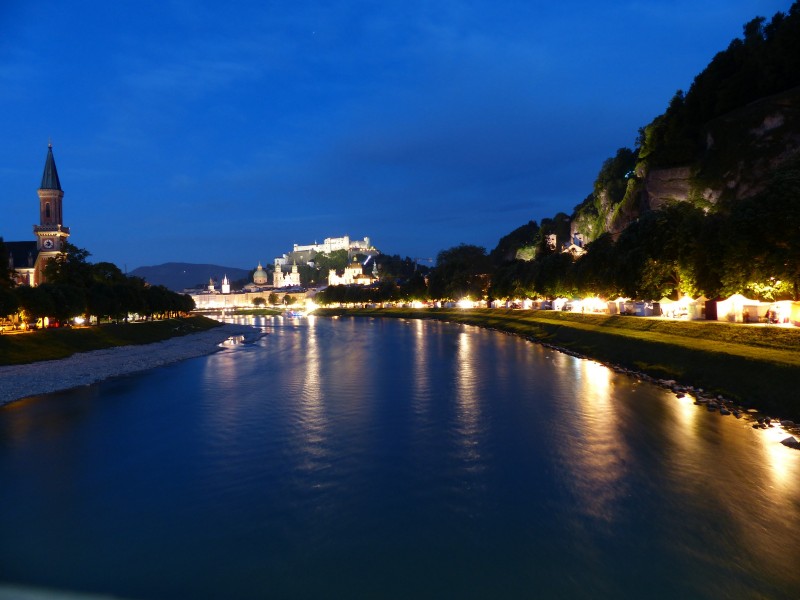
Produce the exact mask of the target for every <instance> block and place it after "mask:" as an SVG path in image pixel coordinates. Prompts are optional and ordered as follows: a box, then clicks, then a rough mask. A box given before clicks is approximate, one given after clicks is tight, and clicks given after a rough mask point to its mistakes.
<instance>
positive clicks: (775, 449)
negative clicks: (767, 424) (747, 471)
mask: <svg viewBox="0 0 800 600" xmlns="http://www.w3.org/2000/svg"><path fill="white" fill-rule="evenodd" d="M755 433H756V434H757V435H756V438H757V439H758V441H759V442H760V444H759V445H760V446H761V448H760V449H761V452H762V458H763V463H764V466H765V467H766V469H764V470H765V471H766V472H767V473H768V474H769V476H770V480H771V483H772V485H773V486H774V487H777V488H779V489H780V490H789V489H792V490H793V491H795V492H797V491H798V487H800V486H798V481H800V452H799V451H798V450H795V449H793V448H788V447H787V446H784V445H783V444H781V442H782V441H783V440H785V439H786V438H788V437H789V436H790V435H791V434H790V433H788V432H787V431H785V430H784V429H783V428H782V427H780V426H778V427H771V428H769V429H764V430H758V431H756V432H755Z"/></svg>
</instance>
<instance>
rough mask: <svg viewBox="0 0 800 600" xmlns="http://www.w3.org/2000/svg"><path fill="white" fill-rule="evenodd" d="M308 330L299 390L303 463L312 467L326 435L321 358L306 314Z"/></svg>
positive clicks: (313, 323) (312, 319)
mask: <svg viewBox="0 0 800 600" xmlns="http://www.w3.org/2000/svg"><path fill="white" fill-rule="evenodd" d="M306 321H307V325H308V326H307V330H306V334H305V336H304V342H305V348H304V349H303V350H304V356H303V360H304V364H305V377H304V378H303V381H302V385H301V388H300V394H299V403H300V405H299V408H300V421H301V425H302V432H303V433H302V435H303V438H304V446H305V447H304V448H303V450H304V452H305V455H306V456H305V458H306V460H307V461H311V463H312V464H306V465H305V466H306V467H309V468H314V467H316V466H317V465H316V464H313V463H315V462H316V461H317V460H319V459H321V458H323V457H324V454H325V453H324V451H323V449H322V447H323V445H324V443H325V442H326V437H327V426H328V425H327V419H326V416H325V407H324V406H323V401H322V398H323V394H322V375H321V367H322V361H321V358H320V348H319V340H318V334H317V328H316V327H315V325H316V321H315V320H314V317H309V318H307V319H306Z"/></svg>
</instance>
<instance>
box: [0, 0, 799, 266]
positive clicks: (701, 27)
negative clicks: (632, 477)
mask: <svg viewBox="0 0 800 600" xmlns="http://www.w3.org/2000/svg"><path fill="white" fill-rule="evenodd" d="M790 6H791V0H782V1H771V0H764V1H756V0H751V1H746V0H713V1H707V2H706V1H704V2H695V1H690V0H665V1H661V2H656V1H653V2H648V1H634V2H625V1H620V2H610V1H600V0H594V1H591V2H586V1H570V0H563V1H561V2H546V3H545V2H531V1H526V2H516V1H513V2H503V1H498V0H493V1H482V0H473V1H440V2H419V1H416V0H404V1H403V2H358V1H354V0H328V1H326V2H307V1H304V0H293V1H291V2H268V1H263V0H260V1H253V2H202V1H199V0H192V1H191V2H189V1H183V0H162V1H160V2H154V3H142V2H138V1H137V2H129V1H116V0H115V1H114V2H108V1H104V2H93V1H76V2H58V1H52V2H44V1H38V0H0V139H1V140H2V144H0V214H1V215H2V216H0V236H2V237H4V238H5V240H7V241H17V240H33V239H34V236H33V232H32V225H33V224H34V222H36V221H37V220H38V198H37V196H36V189H37V188H38V187H39V183H40V181H41V176H42V169H43V167H44V162H45V157H46V154H47V144H48V140H52V143H53V151H54V154H55V159H56V164H57V166H58V172H59V176H60V179H61V184H62V187H63V189H64V192H65V195H64V221H65V222H64V224H65V225H67V226H69V227H70V228H71V229H72V236H71V238H70V241H71V242H72V243H74V244H76V245H77V246H80V247H82V248H86V249H87V250H89V251H90V252H91V253H92V257H91V259H90V260H92V261H111V262H114V263H116V264H118V265H119V266H120V267H123V268H127V269H128V270H132V269H133V268H135V267H138V266H144V265H155V264H160V263H164V262H171V261H185V262H194V263H215V264H220V265H224V266H231V267H241V268H252V267H254V266H255V264H256V263H257V262H258V261H261V262H262V263H264V264H266V263H268V262H271V261H272V260H273V258H274V257H275V256H277V255H280V254H282V253H283V252H286V251H288V250H290V249H291V246H292V244H293V243H300V244H307V243H312V242H314V241H315V240H316V241H320V242H321V241H322V240H323V238H325V237H338V236H341V235H345V234H349V235H350V236H351V237H353V238H362V237H364V236H365V235H366V236H369V237H370V238H371V239H372V241H373V243H374V244H375V245H376V246H377V247H378V248H379V249H380V250H381V251H383V252H386V253H389V254H401V255H403V256H411V257H435V256H436V253H437V252H439V251H440V250H442V249H445V248H448V247H451V246H454V245H457V244H459V243H462V242H464V243H470V244H477V245H481V246H484V247H486V248H487V250H491V249H492V248H493V247H494V246H495V245H496V243H497V241H498V239H499V238H500V237H501V236H503V235H505V234H506V233H508V232H510V231H511V230H513V229H515V228H516V227H518V226H520V225H522V224H524V223H526V222H528V221H529V220H532V219H533V220H536V221H540V220H541V219H542V218H545V217H550V216H553V215H554V214H555V213H557V212H559V211H563V212H566V213H570V212H571V211H572V209H573V208H574V207H575V205H577V204H578V203H580V202H581V201H582V200H583V199H584V198H585V197H586V195H587V194H589V193H590V192H591V189H592V183H593V181H594V179H595V177H596V175H597V172H598V170H599V169H600V166H601V165H602V162H603V161H604V160H605V159H606V158H608V157H610V156H613V155H614V153H615V152H616V150H617V149H618V148H620V147H622V146H628V147H633V146H634V143H635V139H636V135H637V131H638V129H639V127H641V126H644V125H646V124H647V123H649V122H650V121H651V120H652V119H653V118H654V117H655V116H657V115H658V114H660V113H662V112H663V111H664V110H665V108H666V106H667V103H668V102H669V100H670V98H671V97H672V96H673V94H674V93H675V91H676V90H678V89H684V90H685V89H687V88H688V87H689V85H690V84H691V82H692V79H693V78H694V76H695V75H696V74H697V73H699V72H700V71H701V70H702V69H703V68H704V67H705V66H706V65H707V64H708V62H709V61H710V60H711V58H712V57H713V56H714V54H716V53H717V52H718V51H721V50H723V49H725V48H726V47H727V46H728V44H729V43H730V41H731V40H732V39H733V38H735V37H739V36H740V35H741V32H742V26H743V25H744V23H746V22H747V21H749V20H750V19H752V18H753V17H755V16H758V15H761V16H766V17H767V18H770V17H772V15H773V14H775V13H776V12H778V11H786V10H788V9H789V7H790Z"/></svg>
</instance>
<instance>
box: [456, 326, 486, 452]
mask: <svg viewBox="0 0 800 600" xmlns="http://www.w3.org/2000/svg"><path fill="white" fill-rule="evenodd" d="M471 344H472V339H471V334H470V333H469V332H468V331H462V332H461V333H460V334H459V336H458V346H457V351H456V357H457V359H458V364H457V366H456V368H457V372H456V392H457V394H456V402H457V403H458V421H459V432H460V433H461V439H462V448H463V450H464V453H465V455H464V458H465V459H466V460H468V461H469V462H474V461H477V460H478V459H479V458H480V452H479V448H478V429H479V420H480V406H479V402H478V393H477V390H476V386H477V383H478V380H477V377H478V375H477V374H478V365H476V364H475V363H476V360H475V356H474V354H473V352H472V348H471Z"/></svg>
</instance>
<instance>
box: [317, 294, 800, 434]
mask: <svg viewBox="0 0 800 600" xmlns="http://www.w3.org/2000/svg"><path fill="white" fill-rule="evenodd" d="M315 314H317V315H319V316H335V315H359V316H371V317H394V318H422V319H438V320H443V321H451V322H456V323H464V324H470V325H478V326H481V327H489V328H492V329H498V330H501V331H506V332H510V333H516V334H519V335H523V336H525V337H527V338H530V339H533V340H536V341H540V342H548V343H551V344H554V345H557V346H560V347H563V348H565V349H568V350H572V351H574V352H578V353H580V354H583V355H586V356H590V357H592V358H595V359H597V360H600V361H603V362H608V363H613V364H616V365H620V366H623V367H626V368H630V369H635V370H637V371H641V372H644V373H647V374H649V375H652V376H654V377H659V378H665V379H675V380H676V381H678V382H681V383H684V384H687V385H694V386H696V387H702V388H704V389H706V390H709V391H713V392H714V393H718V394H723V395H725V396H726V397H728V398H731V399H734V400H736V401H737V402H739V403H741V404H742V405H744V406H748V407H755V408H759V409H760V410H763V411H766V412H768V413H772V414H775V415H778V416H781V417H783V418H789V419H792V420H795V421H800V392H799V391H798V390H800V329H797V328H792V329H786V328H781V327H756V326H743V325H735V324H731V323H721V322H709V321H691V322H690V321H668V320H662V319H645V318H641V317H624V316H605V315H581V314H573V313H560V312H555V311H512V310H489V309H477V310H459V309H434V310H414V309H357V310H345V309H320V310H318V311H317V312H316V313H315Z"/></svg>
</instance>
